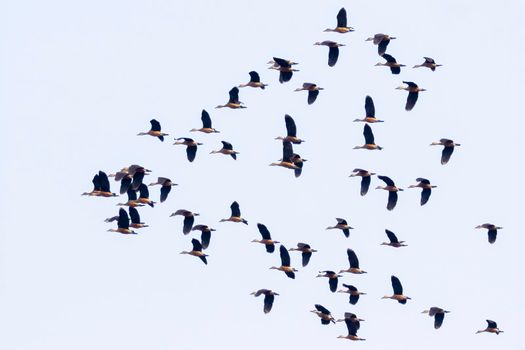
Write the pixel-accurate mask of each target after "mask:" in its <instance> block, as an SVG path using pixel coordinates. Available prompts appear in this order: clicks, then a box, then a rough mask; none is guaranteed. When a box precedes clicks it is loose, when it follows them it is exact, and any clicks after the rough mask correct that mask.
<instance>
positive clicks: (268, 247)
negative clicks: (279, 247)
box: [264, 243, 275, 253]
mask: <svg viewBox="0 0 525 350" xmlns="http://www.w3.org/2000/svg"><path fill="white" fill-rule="evenodd" d="M264 246H265V247H266V252H267V253H273V252H274V251H275V244H273V243H272V244H265V245H264Z"/></svg>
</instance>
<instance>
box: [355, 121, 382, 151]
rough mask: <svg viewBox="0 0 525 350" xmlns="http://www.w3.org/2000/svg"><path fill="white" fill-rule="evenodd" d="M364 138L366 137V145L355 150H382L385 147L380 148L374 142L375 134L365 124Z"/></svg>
mask: <svg viewBox="0 0 525 350" xmlns="http://www.w3.org/2000/svg"><path fill="white" fill-rule="evenodd" d="M363 136H364V137H365V144H364V145H363V146H355V147H354V149H368V150H376V149H378V150H382V149H383V147H381V146H378V145H376V144H375V142H374V134H373V133H372V128H371V127H370V125H368V124H365V127H364V129H363Z"/></svg>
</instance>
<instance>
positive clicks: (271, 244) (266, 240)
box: [252, 224, 280, 253]
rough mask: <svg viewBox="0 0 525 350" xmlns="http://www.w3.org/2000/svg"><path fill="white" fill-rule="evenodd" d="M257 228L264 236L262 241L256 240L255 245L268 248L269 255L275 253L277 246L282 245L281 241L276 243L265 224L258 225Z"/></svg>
mask: <svg viewBox="0 0 525 350" xmlns="http://www.w3.org/2000/svg"><path fill="white" fill-rule="evenodd" d="M257 228H258V229H259V233H260V234H261V236H262V239H254V240H252V242H254V243H262V244H264V245H265V247H266V251H267V252H268V253H273V252H274V251H275V244H276V243H280V242H279V241H274V240H273V239H272V237H271V235H270V231H268V229H267V228H266V226H265V225H263V224H257Z"/></svg>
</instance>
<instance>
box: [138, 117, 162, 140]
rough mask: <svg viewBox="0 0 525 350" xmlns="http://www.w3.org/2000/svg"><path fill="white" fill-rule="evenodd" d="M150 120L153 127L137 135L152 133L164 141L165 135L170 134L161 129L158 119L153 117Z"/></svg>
mask: <svg viewBox="0 0 525 350" xmlns="http://www.w3.org/2000/svg"><path fill="white" fill-rule="evenodd" d="M149 122H150V123H151V129H150V130H149V131H147V132H140V133H138V134H137V136H143V135H150V136H153V137H158V138H159V140H161V141H164V136H168V135H169V134H166V133H163V132H162V131H160V123H159V122H158V121H157V120H156V119H151V120H150V121H149Z"/></svg>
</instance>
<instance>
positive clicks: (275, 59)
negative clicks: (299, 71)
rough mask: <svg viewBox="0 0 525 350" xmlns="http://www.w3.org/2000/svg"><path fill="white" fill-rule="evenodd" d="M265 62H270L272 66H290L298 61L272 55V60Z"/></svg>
mask: <svg viewBox="0 0 525 350" xmlns="http://www.w3.org/2000/svg"><path fill="white" fill-rule="evenodd" d="M267 64H271V65H272V67H275V68H278V67H291V66H295V65H297V64H299V63H298V62H294V61H292V60H285V59H284V58H279V57H273V60H270V61H268V63H267Z"/></svg>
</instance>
